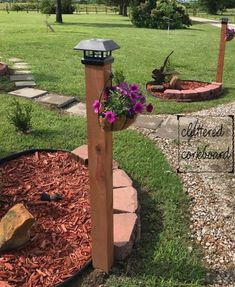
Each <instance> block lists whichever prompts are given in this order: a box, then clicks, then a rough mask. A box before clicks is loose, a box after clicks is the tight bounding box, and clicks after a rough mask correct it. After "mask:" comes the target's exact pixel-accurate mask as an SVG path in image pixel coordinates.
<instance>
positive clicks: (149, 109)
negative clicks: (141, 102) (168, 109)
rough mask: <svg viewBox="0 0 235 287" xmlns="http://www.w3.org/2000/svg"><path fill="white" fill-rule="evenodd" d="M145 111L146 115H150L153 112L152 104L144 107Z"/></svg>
mask: <svg viewBox="0 0 235 287" xmlns="http://www.w3.org/2000/svg"><path fill="white" fill-rule="evenodd" d="M146 111H147V112H148V113H152V111H153V105H152V104H148V105H147V106H146Z"/></svg>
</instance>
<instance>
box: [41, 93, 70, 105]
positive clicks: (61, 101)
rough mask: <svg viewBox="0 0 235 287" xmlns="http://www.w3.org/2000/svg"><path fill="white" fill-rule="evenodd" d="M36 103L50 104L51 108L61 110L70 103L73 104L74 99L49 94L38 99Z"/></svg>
mask: <svg viewBox="0 0 235 287" xmlns="http://www.w3.org/2000/svg"><path fill="white" fill-rule="evenodd" d="M38 101H39V102H41V103H44V104H50V105H52V106H56V107H57V108H63V107H65V106H67V105H69V104H71V103H72V102H74V101H75V98H74V97H67V96H61V95H55V94H49V95H46V96H43V97H41V98H39V99H38Z"/></svg>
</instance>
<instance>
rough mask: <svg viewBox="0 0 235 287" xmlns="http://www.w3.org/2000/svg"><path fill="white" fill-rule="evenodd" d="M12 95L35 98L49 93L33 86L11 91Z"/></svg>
mask: <svg viewBox="0 0 235 287" xmlns="http://www.w3.org/2000/svg"><path fill="white" fill-rule="evenodd" d="M9 94H10V95H14V96H19V97H24V98H29V99H34V98H38V97H41V96H43V95H45V94H47V91H43V90H38V89H32V88H23V89H19V90H16V91H13V92H10V93H9Z"/></svg>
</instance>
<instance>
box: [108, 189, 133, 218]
mask: <svg viewBox="0 0 235 287" xmlns="http://www.w3.org/2000/svg"><path fill="white" fill-rule="evenodd" d="M137 208H138V199H137V191H136V189H134V188H133V187H132V186H127V187H122V188H115V189H113V209H114V213H122V212H136V210H137Z"/></svg>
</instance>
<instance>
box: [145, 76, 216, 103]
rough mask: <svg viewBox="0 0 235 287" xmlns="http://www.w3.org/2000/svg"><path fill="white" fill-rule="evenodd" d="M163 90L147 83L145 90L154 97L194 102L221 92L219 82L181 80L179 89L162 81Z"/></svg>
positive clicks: (213, 96) (212, 97)
mask: <svg viewBox="0 0 235 287" xmlns="http://www.w3.org/2000/svg"><path fill="white" fill-rule="evenodd" d="M163 87H164V91H161V92H160V91H158V90H157V89H155V88H154V86H153V85H151V84H148V85H147V90H148V91H149V92H150V93H151V94H152V95H153V96H154V97H156V98H161V99H165V100H174V101H178V102H194V101H203V100H211V99H215V98H218V97H219V96H220V95H221V94H222V84H221V83H216V82H213V83H208V82H200V81H181V82H180V87H181V88H180V89H170V88H169V83H168V82H166V83H163Z"/></svg>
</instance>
